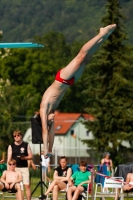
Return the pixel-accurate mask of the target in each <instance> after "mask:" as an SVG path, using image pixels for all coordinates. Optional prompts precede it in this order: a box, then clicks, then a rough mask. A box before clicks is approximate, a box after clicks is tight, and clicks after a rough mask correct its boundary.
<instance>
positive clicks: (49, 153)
mask: <svg viewBox="0 0 133 200" xmlns="http://www.w3.org/2000/svg"><path fill="white" fill-rule="evenodd" d="M52 155H53V153H52V152H48V153H47V154H46V155H44V158H45V159H47V158H50V157H51V156H52Z"/></svg>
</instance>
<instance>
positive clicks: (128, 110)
mask: <svg viewBox="0 0 133 200" xmlns="http://www.w3.org/2000/svg"><path fill="white" fill-rule="evenodd" d="M106 8H107V13H106V15H105V16H104V17H103V18H102V22H103V24H104V26H105V25H107V24H111V23H116V24H117V28H116V30H115V31H114V33H113V34H112V35H111V36H110V37H109V38H108V40H107V42H106V43H105V44H104V45H103V48H102V50H101V51H100V53H98V54H97V55H96V56H95V57H94V60H93V62H92V64H91V65H90V66H89V70H90V72H91V77H90V78H89V81H88V89H87V90H85V91H84V92H85V94H86V95H87V94H89V97H88V99H87V103H88V108H86V111H87V112H88V113H90V114H92V115H93V116H94V117H95V119H96V120H95V121H93V122H87V123H86V125H87V127H88V129H89V130H92V131H93V134H94V137H95V140H94V141H93V142H92V141H84V142H87V143H88V145H89V146H93V148H95V149H97V151H98V152H99V151H110V152H111V155H112V158H113V161H114V164H115V165H117V164H119V163H121V162H126V159H127V158H126V157H125V156H124V152H126V154H128V153H129V152H131V149H127V148H126V147H124V146H123V141H129V143H130V144H131V143H132V140H133V120H132V119H133V105H132V99H133V84H132V79H133V62H132V58H133V57H132V53H131V47H129V46H127V45H125V43H124V40H126V34H125V32H124V26H123V24H122V20H123V15H122V14H121V13H120V5H119V3H118V1H117V0H108V1H107V4H106ZM93 69H94V70H93ZM86 79H88V76H87V77H86ZM90 79H91V80H90ZM92 80H93V82H92Z"/></svg>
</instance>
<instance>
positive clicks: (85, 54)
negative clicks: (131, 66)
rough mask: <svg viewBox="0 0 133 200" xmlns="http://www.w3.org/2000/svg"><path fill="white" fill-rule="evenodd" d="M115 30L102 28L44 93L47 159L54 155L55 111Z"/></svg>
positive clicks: (43, 132) (111, 27) (44, 130)
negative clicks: (70, 87)
mask: <svg viewBox="0 0 133 200" xmlns="http://www.w3.org/2000/svg"><path fill="white" fill-rule="evenodd" d="M115 28H116V24H111V25H108V26H106V27H104V28H100V30H99V33H98V34H97V35H96V36H95V37H93V38H92V39H91V40H89V41H88V42H87V43H86V44H84V45H83V47H82V48H81V50H80V51H79V53H78V54H77V56H76V57H75V58H74V59H73V60H72V61H71V62H70V63H69V64H68V65H67V66H66V67H64V68H62V69H60V70H59V71H58V72H57V74H56V76H55V80H54V82H53V83H52V84H51V85H50V87H48V89H47V90H46V91H45V92H44V94H43V97H42V101H41V104H40V118H41V123H42V139H43V144H44V156H45V158H47V157H50V156H51V155H52V147H53V143H54V125H53V121H54V111H55V110H56V109H57V107H58V105H59V103H60V101H61V100H62V98H63V96H64V95H65V93H66V91H67V89H68V88H69V86H71V85H72V84H74V83H75V82H76V81H77V80H78V79H79V78H80V76H81V75H82V74H83V72H84V70H85V67H86V65H87V63H89V62H90V60H91V58H92V56H93V54H94V53H95V52H96V51H97V49H98V48H99V47H100V46H101V45H102V44H103V43H104V41H105V40H106V39H107V38H108V37H109V36H110V35H111V34H112V33H113V31H114V30H115Z"/></svg>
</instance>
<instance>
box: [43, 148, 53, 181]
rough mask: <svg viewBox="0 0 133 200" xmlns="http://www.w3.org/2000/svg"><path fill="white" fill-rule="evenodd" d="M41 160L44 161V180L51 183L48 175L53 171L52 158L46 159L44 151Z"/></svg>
mask: <svg viewBox="0 0 133 200" xmlns="http://www.w3.org/2000/svg"><path fill="white" fill-rule="evenodd" d="M41 160H42V180H43V181H46V180H48V182H49V183H50V182H51V179H50V178H49V177H48V175H47V174H48V173H50V171H51V167H50V158H45V157H44V151H42V152H41Z"/></svg>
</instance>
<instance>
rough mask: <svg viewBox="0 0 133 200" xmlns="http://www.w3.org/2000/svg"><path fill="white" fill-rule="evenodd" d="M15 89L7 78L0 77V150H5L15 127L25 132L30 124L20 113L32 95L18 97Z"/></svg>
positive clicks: (26, 106)
mask: <svg viewBox="0 0 133 200" xmlns="http://www.w3.org/2000/svg"><path fill="white" fill-rule="evenodd" d="M16 91H17V90H16V89H15V86H12V85H11V84H10V81H9V80H6V81H4V80H3V79H0V105H1V106H0V151H6V150H7V146H8V145H9V143H11V142H12V133H13V131H14V130H15V129H20V130H21V131H22V132H23V133H25V131H26V130H27V128H28V127H29V125H30V124H29V123H27V122H26V123H25V121H26V118H22V116H23V115H22V114H23V113H25V110H26V109H27V108H28V106H29V104H30V103H31V101H32V99H33V97H30V96H29V94H27V96H25V98H23V99H22V98H21V99H19V98H18V97H17V96H18V95H17V92H16ZM20 115H21V118H20Z"/></svg>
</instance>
